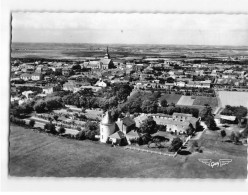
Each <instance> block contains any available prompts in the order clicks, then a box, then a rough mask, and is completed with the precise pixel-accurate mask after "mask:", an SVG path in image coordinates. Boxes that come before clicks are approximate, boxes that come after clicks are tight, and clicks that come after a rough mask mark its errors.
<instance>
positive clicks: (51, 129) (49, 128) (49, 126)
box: [44, 123, 58, 134]
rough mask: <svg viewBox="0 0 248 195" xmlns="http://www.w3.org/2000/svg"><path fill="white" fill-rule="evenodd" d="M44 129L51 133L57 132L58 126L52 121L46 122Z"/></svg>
mask: <svg viewBox="0 0 248 195" xmlns="http://www.w3.org/2000/svg"><path fill="white" fill-rule="evenodd" d="M44 129H45V130H47V131H48V132H49V133H52V134H57V133H58V132H57V131H56V127H55V125H54V124H52V123H46V124H45V126H44Z"/></svg>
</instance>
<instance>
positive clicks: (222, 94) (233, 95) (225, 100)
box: [218, 91, 248, 108]
mask: <svg viewBox="0 0 248 195" xmlns="http://www.w3.org/2000/svg"><path fill="white" fill-rule="evenodd" d="M218 94H219V98H220V102H221V107H225V106H226V105H230V106H240V105H241V106H244V107H247V108H248V92H237V91H218Z"/></svg>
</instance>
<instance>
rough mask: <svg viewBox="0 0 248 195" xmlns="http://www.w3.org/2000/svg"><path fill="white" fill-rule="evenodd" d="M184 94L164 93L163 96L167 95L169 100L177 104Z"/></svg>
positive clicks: (166, 97)
mask: <svg viewBox="0 0 248 195" xmlns="http://www.w3.org/2000/svg"><path fill="white" fill-rule="evenodd" d="M181 96H182V95H179V94H164V95H162V97H165V99H166V100H167V102H168V103H169V104H170V103H174V104H177V102H178V100H179V99H180V98H181Z"/></svg>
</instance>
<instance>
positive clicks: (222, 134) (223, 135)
mask: <svg viewBox="0 0 248 195" xmlns="http://www.w3.org/2000/svg"><path fill="white" fill-rule="evenodd" d="M220 135H221V137H222V138H224V137H225V136H226V131H225V130H221V132H220Z"/></svg>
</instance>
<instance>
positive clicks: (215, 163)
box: [198, 159, 232, 168]
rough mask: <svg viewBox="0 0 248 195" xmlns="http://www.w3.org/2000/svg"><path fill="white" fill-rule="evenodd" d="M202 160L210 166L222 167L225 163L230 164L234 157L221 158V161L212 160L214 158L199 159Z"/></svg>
mask: <svg viewBox="0 0 248 195" xmlns="http://www.w3.org/2000/svg"><path fill="white" fill-rule="evenodd" d="M198 160H199V161H200V162H202V163H204V164H205V165H207V166H209V167H212V168H214V167H222V166H224V165H227V164H229V163H230V162H232V159H220V160H219V161H212V159H198Z"/></svg>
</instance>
